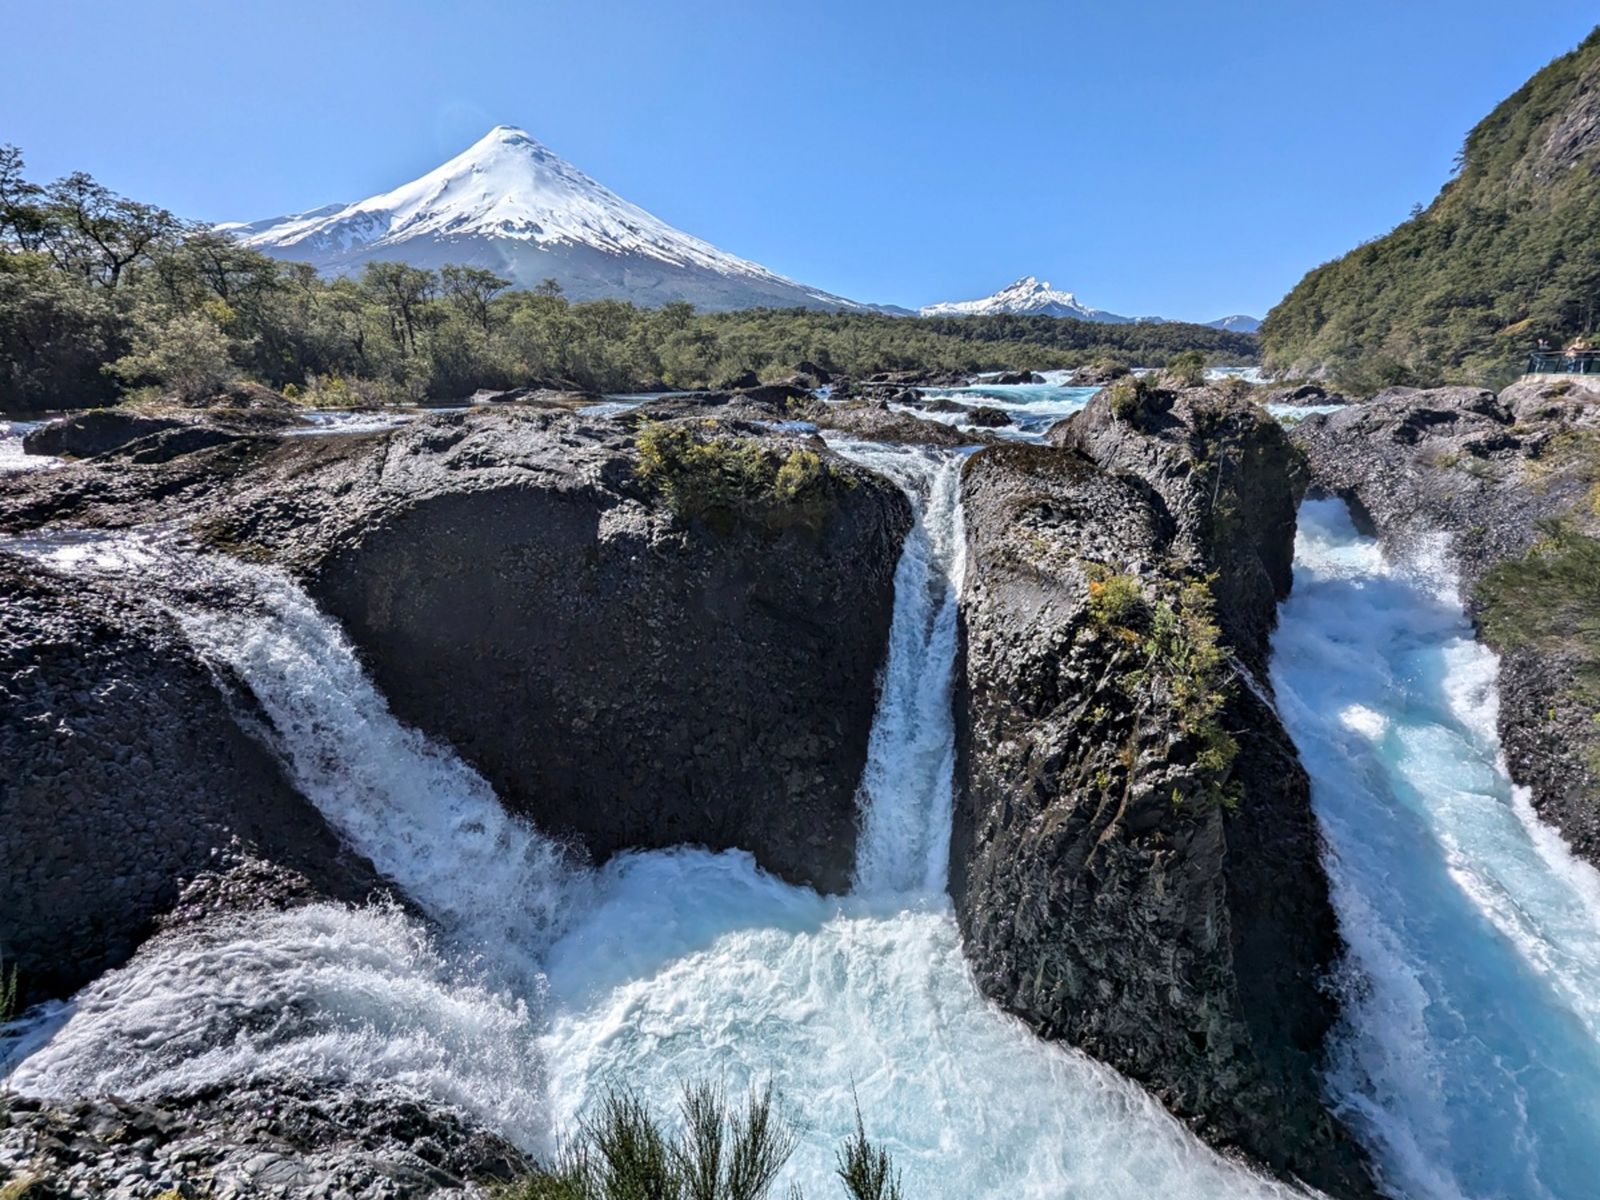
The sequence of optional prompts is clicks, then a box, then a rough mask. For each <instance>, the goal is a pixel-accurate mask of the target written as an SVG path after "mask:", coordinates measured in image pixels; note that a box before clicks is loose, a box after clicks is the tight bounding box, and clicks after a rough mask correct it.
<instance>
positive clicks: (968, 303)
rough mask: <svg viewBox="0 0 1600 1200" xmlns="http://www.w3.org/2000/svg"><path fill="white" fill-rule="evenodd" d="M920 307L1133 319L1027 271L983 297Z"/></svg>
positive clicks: (964, 313)
mask: <svg viewBox="0 0 1600 1200" xmlns="http://www.w3.org/2000/svg"><path fill="white" fill-rule="evenodd" d="M918 311H919V313H920V315H922V316H924V317H992V316H998V315H1000V314H1002V313H1006V314H1010V315H1012V316H1026V317H1076V318H1077V319H1078V320H1080V321H1104V322H1106V323H1108V324H1114V325H1128V324H1131V323H1132V322H1133V318H1132V317H1119V316H1118V315H1117V314H1116V313H1109V312H1105V311H1103V310H1102V309H1098V308H1090V307H1088V306H1087V305H1085V304H1080V303H1078V298H1077V297H1076V296H1074V295H1073V294H1072V293H1071V292H1058V291H1057V290H1056V289H1055V288H1053V287H1051V286H1050V284H1049V281H1048V280H1041V279H1037V278H1035V277H1034V276H1032V275H1024V276H1023V277H1022V278H1021V279H1019V280H1017V281H1016V282H1015V283H1013V284H1011V285H1010V286H1009V287H1003V288H1001V289H1000V290H999V291H998V292H996V293H995V294H994V295H992V296H985V297H984V298H983V299H982V300H947V301H945V302H944V303H942V304H930V305H928V306H927V307H925V308H922V309H920V310H918Z"/></svg>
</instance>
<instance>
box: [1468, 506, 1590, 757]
mask: <svg viewBox="0 0 1600 1200" xmlns="http://www.w3.org/2000/svg"><path fill="white" fill-rule="evenodd" d="M1475 596H1476V599H1477V601H1478V603H1479V604H1480V605H1481V611H1480V619H1481V621H1482V623H1483V632H1484V636H1485V638H1486V639H1487V640H1488V642H1489V644H1490V645H1492V646H1494V647H1495V648H1496V649H1500V650H1516V649H1522V648H1531V649H1533V650H1536V651H1538V652H1539V653H1540V654H1541V655H1543V656H1545V657H1546V658H1547V659H1548V660H1549V661H1551V662H1552V663H1560V664H1565V665H1566V666H1567V668H1568V669H1569V670H1570V672H1571V685H1570V687H1569V689H1568V694H1569V696H1570V699H1571V700H1573V701H1575V702H1576V704H1577V705H1578V706H1579V707H1580V708H1582V709H1584V710H1587V711H1589V712H1590V713H1591V714H1592V720H1593V724H1594V728H1593V729H1591V730H1588V731H1586V732H1588V733H1589V734H1590V736H1589V737H1588V738H1587V739H1583V740H1585V741H1586V742H1587V745H1586V749H1585V758H1586V759H1587V761H1588V763H1589V767H1590V770H1592V771H1593V772H1595V774H1596V775H1597V776H1600V541H1596V540H1595V539H1594V538H1592V537H1588V536H1585V535H1584V534H1583V533H1582V532H1580V531H1579V529H1578V528H1577V527H1576V525H1575V524H1574V523H1573V522H1572V521H1559V522H1554V523H1552V524H1550V525H1549V526H1548V527H1547V528H1546V531H1545V536H1544V537H1543V538H1542V539H1541V540H1540V541H1539V542H1537V543H1535V545H1534V546H1533V547H1532V549H1530V550H1529V551H1528V553H1527V554H1525V555H1524V556H1523V557H1521V558H1515V559H1507V560H1504V561H1502V562H1499V563H1497V564H1495V566H1494V567H1493V568H1492V569H1491V570H1490V571H1489V573H1488V574H1487V575H1485V576H1484V578H1483V579H1482V580H1481V581H1480V582H1479V584H1478V587H1477V589H1476V592H1475Z"/></svg>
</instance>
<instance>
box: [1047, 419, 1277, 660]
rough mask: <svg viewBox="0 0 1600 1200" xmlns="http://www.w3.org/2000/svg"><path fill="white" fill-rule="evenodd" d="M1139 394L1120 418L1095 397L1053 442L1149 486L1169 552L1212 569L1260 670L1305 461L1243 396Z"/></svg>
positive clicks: (1244, 650) (1227, 615)
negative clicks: (1168, 524)
mask: <svg viewBox="0 0 1600 1200" xmlns="http://www.w3.org/2000/svg"><path fill="white" fill-rule="evenodd" d="M1142 396H1143V398H1142V400H1141V402H1140V403H1139V405H1138V406H1137V407H1136V408H1134V409H1133V410H1132V411H1126V412H1124V413H1122V414H1120V415H1119V414H1118V412H1117V411H1116V406H1115V405H1113V403H1112V399H1111V397H1110V395H1109V394H1108V393H1101V394H1100V395H1097V396H1095V397H1094V398H1093V399H1092V400H1091V401H1090V402H1089V404H1088V405H1087V406H1085V408H1084V409H1083V410H1082V411H1081V412H1078V413H1074V414H1073V415H1072V416H1071V417H1069V418H1068V419H1067V420H1065V421H1062V422H1060V423H1058V424H1057V425H1055V426H1054V427H1053V428H1052V429H1051V430H1050V433H1049V439H1050V441H1051V442H1052V443H1053V444H1054V445H1058V446H1072V447H1076V448H1078V449H1079V450H1081V451H1083V453H1084V454H1086V455H1087V456H1088V457H1090V458H1091V459H1093V460H1094V461H1096V462H1098V463H1099V464H1100V465H1101V466H1103V467H1104V468H1105V469H1106V470H1108V471H1111V472H1113V473H1115V474H1119V475H1130V476H1134V477H1136V478H1138V479H1141V480H1143V481H1144V482H1146V483H1147V484H1148V485H1149V486H1150V487H1152V488H1153V489H1154V490H1155V492H1156V494H1157V495H1158V496H1159V497H1160V500H1161V504H1162V506H1163V508H1164V509H1165V511H1166V513H1167V514H1168V516H1169V517H1170V518H1171V520H1172V522H1173V525H1174V546H1175V548H1176V549H1177V551H1178V552H1179V553H1180V554H1181V555H1182V556H1183V557H1184V558H1185V559H1187V560H1188V561H1189V562H1192V563H1204V564H1207V565H1208V569H1210V570H1212V571H1215V572H1216V573H1217V578H1216V580H1215V581H1214V582H1213V584H1212V587H1213V589H1214V590H1215V591H1216V594H1217V613H1218V616H1219V619H1220V620H1221V622H1222V628H1223V632H1224V635H1225V637H1226V640H1227V642H1228V644H1229V645H1230V646H1232V647H1233V648H1234V650H1235V651H1237V652H1238V653H1239V654H1240V655H1241V656H1242V657H1244V658H1245V660H1246V661H1248V662H1249V663H1250V664H1251V665H1252V666H1253V667H1255V668H1257V671H1258V673H1262V674H1264V673H1265V671H1264V668H1265V666H1266V660H1267V653H1268V642H1269V639H1270V638H1271V634H1272V629H1273V627H1274V625H1275V623H1276V621H1277V612H1278V609H1277V605H1278V601H1280V600H1282V599H1283V598H1284V597H1285V596H1287V595H1288V594H1289V587H1290V585H1291V584H1292V583H1293V581H1294V530H1295V510H1296V508H1297V507H1298V506H1299V503H1300V498H1301V496H1302V495H1303V494H1304V492H1305V488H1306V482H1307V479H1308V477H1309V476H1308V472H1307V471H1306V468H1305V465H1304V463H1303V461H1302V459H1301V456H1300V454H1299V452H1298V451H1296V450H1295V448H1294V446H1293V445H1292V443H1291V442H1290V441H1289V438H1288V436H1287V435H1286V434H1285V433H1284V430H1283V427H1282V426H1280V425H1279V424H1278V423H1277V422H1276V421H1274V420H1272V418H1271V417H1269V416H1267V414H1266V413H1264V412H1263V411H1262V410H1261V408H1260V407H1259V406H1258V405H1255V404H1253V403H1251V402H1250V401H1248V400H1245V399H1235V398H1230V397H1229V396H1228V395H1227V394H1225V393H1222V392H1218V391H1216V390H1214V389H1209V388H1190V389H1185V390H1181V391H1176V392H1171V391H1161V390H1154V389H1151V390H1148V391H1147V392H1145V393H1143V394H1142Z"/></svg>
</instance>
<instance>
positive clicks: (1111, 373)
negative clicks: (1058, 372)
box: [1072, 362, 1132, 387]
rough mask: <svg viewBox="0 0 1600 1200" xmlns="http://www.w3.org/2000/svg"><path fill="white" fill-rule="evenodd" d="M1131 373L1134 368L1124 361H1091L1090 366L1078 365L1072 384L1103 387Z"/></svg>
mask: <svg viewBox="0 0 1600 1200" xmlns="http://www.w3.org/2000/svg"><path fill="white" fill-rule="evenodd" d="M1130 374H1132V370H1131V369H1130V368H1129V367H1128V366H1127V365H1126V364H1124V363H1119V362H1098V363H1090V364H1089V365H1088V366H1085V367H1078V368H1077V369H1076V370H1074V371H1073V372H1072V384H1073V386H1074V387H1101V386H1103V385H1105V384H1108V383H1113V382H1115V381H1116V380H1118V379H1121V378H1122V377H1123V376H1124V375H1130Z"/></svg>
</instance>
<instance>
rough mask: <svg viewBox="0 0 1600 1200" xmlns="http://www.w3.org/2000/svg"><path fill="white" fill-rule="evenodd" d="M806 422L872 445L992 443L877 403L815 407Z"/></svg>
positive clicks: (990, 438)
mask: <svg viewBox="0 0 1600 1200" xmlns="http://www.w3.org/2000/svg"><path fill="white" fill-rule="evenodd" d="M806 419H807V420H810V421H812V422H813V423H815V424H816V425H819V426H821V427H822V428H824V429H837V430H838V431H839V432H840V433H848V434H850V435H851V436H853V437H858V438H866V439H868V440H869V441H874V442H904V443H907V444H908V445H915V446H971V445H973V444H975V443H987V442H991V441H993V440H995V439H994V437H993V435H991V434H984V433H973V432H970V431H963V430H960V429H957V428H956V427H955V426H954V425H946V424H945V423H944V422H942V421H926V420H923V418H921V417H919V416H916V415H914V414H912V413H908V412H897V411H895V410H893V409H890V408H888V407H884V406H880V405H876V404H826V405H825V404H818V405H816V406H815V407H814V408H812V409H811V410H809V411H808V412H807V414H806Z"/></svg>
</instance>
